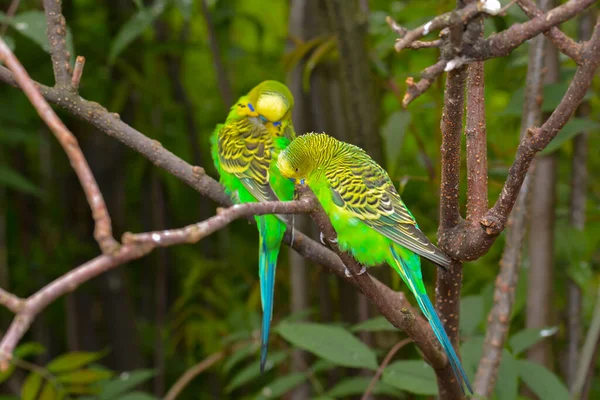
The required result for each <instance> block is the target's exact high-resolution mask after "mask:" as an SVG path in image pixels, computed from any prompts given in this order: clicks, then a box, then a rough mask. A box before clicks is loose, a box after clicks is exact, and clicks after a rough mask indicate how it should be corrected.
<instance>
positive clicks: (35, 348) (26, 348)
mask: <svg viewBox="0 0 600 400" xmlns="http://www.w3.org/2000/svg"><path fill="white" fill-rule="evenodd" d="M45 352H46V348H45V347H44V346H42V344H40V343H38V342H26V343H23V344H21V345H19V346H18V347H17V348H16V349H15V357H16V358H27V357H30V356H38V355H40V354H43V353H45Z"/></svg>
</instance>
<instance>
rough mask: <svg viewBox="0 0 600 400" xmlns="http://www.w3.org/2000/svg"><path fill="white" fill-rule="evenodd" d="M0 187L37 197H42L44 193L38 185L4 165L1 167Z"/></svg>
mask: <svg viewBox="0 0 600 400" xmlns="http://www.w3.org/2000/svg"><path fill="white" fill-rule="evenodd" d="M0 185H4V186H6V187H8V188H11V189H14V190H16V191H18V192H23V193H28V194H33V195H35V196H40V195H41V193H42V192H41V191H40V189H38V187H37V186H36V185H34V184H33V183H31V182H30V181H29V180H28V179H27V178H25V177H24V176H23V175H21V174H20V173H19V172H17V171H15V170H13V169H10V168H8V167H5V166H3V165H0Z"/></svg>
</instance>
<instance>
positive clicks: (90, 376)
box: [56, 369, 113, 385]
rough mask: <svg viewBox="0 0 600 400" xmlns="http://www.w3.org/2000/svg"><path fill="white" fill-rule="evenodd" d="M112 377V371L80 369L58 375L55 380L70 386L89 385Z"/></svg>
mask: <svg viewBox="0 0 600 400" xmlns="http://www.w3.org/2000/svg"><path fill="white" fill-rule="evenodd" d="M111 376H113V372H112V371H107V370H100V369H80V370H78V371H73V372H67V373H66V374H62V375H58V376H57V377H56V378H57V380H58V381H59V382H61V383H72V384H83V385H84V384H90V383H94V382H98V381H103V380H105V379H109V378H110V377H111Z"/></svg>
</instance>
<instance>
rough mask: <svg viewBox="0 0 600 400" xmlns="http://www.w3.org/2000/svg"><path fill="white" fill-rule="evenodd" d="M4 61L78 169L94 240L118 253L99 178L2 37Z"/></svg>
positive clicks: (0, 51) (0, 52) (0, 48)
mask: <svg viewBox="0 0 600 400" xmlns="http://www.w3.org/2000/svg"><path fill="white" fill-rule="evenodd" d="M0 61H3V62H4V63H5V65H6V66H7V67H8V68H10V69H11V70H12V72H13V74H14V79H15V80H16V81H17V83H18V84H19V86H20V87H21V89H22V90H23V92H25V95H26V96H27V98H29V101H30V102H31V104H32V105H33V107H34V108H35V109H36V111H37V112H38V114H39V116H40V118H42V120H44V122H45V123H46V125H48V127H49V128H50V130H51V131H52V132H53V133H54V136H56V138H57V139H58V141H59V143H60V144H61V146H62V147H63V149H64V150H65V153H67V157H68V158H69V161H70V162H71V166H72V167H73V169H74V170H75V173H76V174H77V177H78V178H79V181H80V182H81V186H82V187H83V190H84V192H85V195H86V197H87V200H88V203H89V205H90V208H91V210H92V216H93V218H94V221H95V223H96V225H95V228H94V238H95V239H96V241H97V242H98V244H99V245H100V248H101V249H102V251H103V252H104V253H108V252H111V251H114V249H115V248H117V247H118V243H117V241H116V240H115V239H114V238H113V237H112V227H111V222H110V215H109V213H108V209H107V208H106V204H105V203H104V198H103V197H102V193H101V192H100V189H99V188H98V184H97V183H96V179H95V178H94V175H93V174H92V171H91V170H90V167H89V165H88V163H87V161H86V159H85V157H84V155H83V153H82V151H81V148H80V147H79V144H78V143H77V139H75V136H74V135H73V134H72V133H71V132H70V131H69V130H68V129H67V127H66V126H65V125H64V124H63V123H62V121H61V120H60V119H59V118H58V116H57V115H56V113H55V112H54V110H52V108H51V107H50V105H48V103H47V102H46V100H45V99H44V97H43V96H42V95H41V94H40V92H39V90H38V89H37V88H36V87H35V84H34V83H33V81H32V80H31V78H30V77H29V74H28V73H27V71H26V70H25V68H23V66H22V65H21V63H20V62H19V60H17V58H16V57H15V55H14V54H13V53H12V51H10V49H9V48H8V46H6V44H5V43H4V40H2V39H1V38H0Z"/></svg>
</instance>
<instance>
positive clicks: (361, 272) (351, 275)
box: [344, 265, 367, 278]
mask: <svg viewBox="0 0 600 400" xmlns="http://www.w3.org/2000/svg"><path fill="white" fill-rule="evenodd" d="M365 272H367V267H365V266H364V265H363V267H362V268H361V269H360V272H359V273H358V274H356V276H359V275H362V274H364V273H365ZM344 275H346V276H347V277H348V278H352V277H353V276H354V275H353V274H352V272H350V270H349V269H348V268H347V267H346V266H345V265H344Z"/></svg>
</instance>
